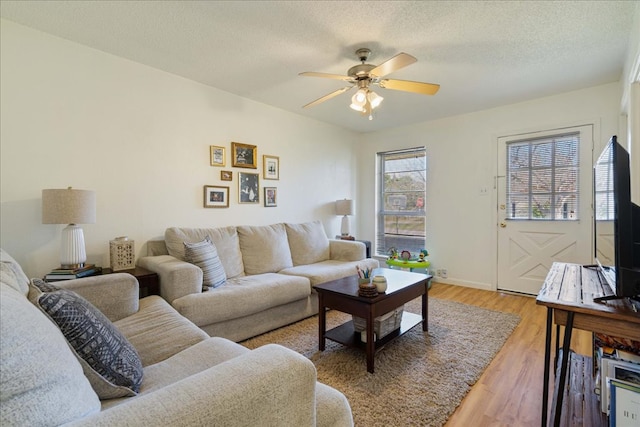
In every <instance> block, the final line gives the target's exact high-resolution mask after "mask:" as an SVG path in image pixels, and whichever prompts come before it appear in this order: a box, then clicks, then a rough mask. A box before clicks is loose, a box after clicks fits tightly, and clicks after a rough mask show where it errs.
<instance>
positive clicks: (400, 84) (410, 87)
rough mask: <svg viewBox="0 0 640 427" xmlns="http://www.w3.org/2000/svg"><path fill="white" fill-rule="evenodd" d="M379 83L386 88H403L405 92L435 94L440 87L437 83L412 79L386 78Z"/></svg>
mask: <svg viewBox="0 0 640 427" xmlns="http://www.w3.org/2000/svg"><path fill="white" fill-rule="evenodd" d="M378 84H379V85H380V87H383V88H385V89H393V90H403V91H405V92H414V93H419V94H422V95H435V93H436V92H438V89H440V85H437V84H433V83H422V82H412V81H410V80H394V79H384V80H380V81H379V82H378Z"/></svg>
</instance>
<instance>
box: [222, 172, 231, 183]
mask: <svg viewBox="0 0 640 427" xmlns="http://www.w3.org/2000/svg"><path fill="white" fill-rule="evenodd" d="M220 179H221V180H222V181H233V172H231V171H220Z"/></svg>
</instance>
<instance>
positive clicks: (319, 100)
mask: <svg viewBox="0 0 640 427" xmlns="http://www.w3.org/2000/svg"><path fill="white" fill-rule="evenodd" d="M352 87H353V86H346V87H343V88H342V89H338V90H336V91H333V92H331V93H330V94H328V95H325V96H323V97H322V98H318V99H316V100H315V101H312V102H310V103H308V104H307V105H305V106H303V107H302V108H308V107H313V106H314V105H318V104H320V103H321V102H324V101H326V100H328V99H331V98H333V97H334V96H338V95H340V94H341V93H344V92H346V91H348V90H349V89H351V88H352Z"/></svg>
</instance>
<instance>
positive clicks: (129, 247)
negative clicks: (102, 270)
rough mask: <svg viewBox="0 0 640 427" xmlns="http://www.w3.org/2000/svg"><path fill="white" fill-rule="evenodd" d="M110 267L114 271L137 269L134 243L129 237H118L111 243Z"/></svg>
mask: <svg viewBox="0 0 640 427" xmlns="http://www.w3.org/2000/svg"><path fill="white" fill-rule="evenodd" d="M109 255H110V258H111V259H110V261H111V262H110V266H111V270H112V271H121V270H130V269H132V268H136V252H135V248H134V241H133V240H129V238H127V236H122V237H116V238H115V239H114V240H110V241H109Z"/></svg>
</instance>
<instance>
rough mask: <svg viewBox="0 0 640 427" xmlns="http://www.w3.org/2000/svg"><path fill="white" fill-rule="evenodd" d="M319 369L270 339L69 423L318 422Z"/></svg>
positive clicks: (312, 424)
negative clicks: (317, 370) (228, 358)
mask: <svg viewBox="0 0 640 427" xmlns="http://www.w3.org/2000/svg"><path fill="white" fill-rule="evenodd" d="M315 387H316V370H315V367H314V366H313V364H312V363H311V362H310V361H309V360H308V359H306V358H305V357H304V356H302V355H300V354H298V353H296V352H294V351H293V350H289V349H287V348H285V347H282V346H279V345H276V344H268V345H265V346H263V347H260V348H257V349H255V350H253V351H250V352H248V353H246V354H243V355H241V356H237V357H235V358H233V359H230V360H227V361H226V362H223V363H220V364H219V365H216V366H214V367H211V368H209V369H207V370H205V371H202V372H200V373H198V374H195V375H192V376H190V377H188V378H185V379H183V380H181V381H178V382H176V383H173V384H171V385H169V386H167V387H164V388H162V389H160V390H157V391H154V392H151V393H149V394H145V395H142V396H139V397H135V398H131V399H130V400H128V401H127V402H124V403H122V404H120V405H118V406H114V407H112V408H109V409H107V410H105V411H103V412H100V413H98V414H94V415H92V416H89V417H86V418H83V419H80V420H77V421H75V422H73V423H71V424H69V425H72V426H77V425H90V426H114V425H131V426H137V425H158V423H161V424H163V425H182V426H187V425H194V426H195V425H207V426H225V427H228V426H251V425H253V426H259V425H261V426H315V425H316V411H315V407H316V404H315Z"/></svg>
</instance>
